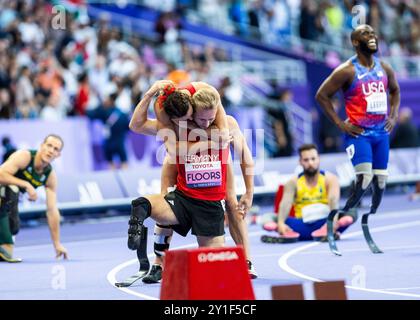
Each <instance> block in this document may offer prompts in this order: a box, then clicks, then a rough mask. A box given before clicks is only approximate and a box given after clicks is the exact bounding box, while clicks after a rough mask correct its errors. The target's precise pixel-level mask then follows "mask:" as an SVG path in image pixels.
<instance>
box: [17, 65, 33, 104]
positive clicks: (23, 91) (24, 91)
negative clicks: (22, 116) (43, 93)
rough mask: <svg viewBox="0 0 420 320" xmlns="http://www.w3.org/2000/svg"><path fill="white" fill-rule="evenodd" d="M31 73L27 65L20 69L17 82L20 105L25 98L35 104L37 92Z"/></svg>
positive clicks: (18, 102)
mask: <svg viewBox="0 0 420 320" xmlns="http://www.w3.org/2000/svg"><path fill="white" fill-rule="evenodd" d="M30 75H31V71H30V70H29V68H28V67H27V66H23V67H22V68H21V70H20V76H19V78H18V81H17V84H16V103H17V104H18V105H19V104H21V103H22V102H23V101H25V100H26V101H28V103H29V104H30V105H32V106H34V105H35V101H34V98H35V93H34V87H33V85H32V81H31V79H30Z"/></svg>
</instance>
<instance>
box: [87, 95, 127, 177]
mask: <svg viewBox="0 0 420 320" xmlns="http://www.w3.org/2000/svg"><path fill="white" fill-rule="evenodd" d="M116 98H117V94H116V93H112V94H110V95H109V96H108V97H107V98H106V99H105V101H104V103H103V105H102V106H100V107H98V108H96V109H93V110H89V111H87V113H86V115H87V116H88V117H89V118H90V119H92V120H94V119H98V120H101V121H102V123H103V124H104V144H103V148H104V149H103V150H104V155H105V159H106V160H107V161H108V164H109V167H110V168H111V169H115V168H116V167H117V166H116V164H115V159H114V158H115V156H117V157H118V158H119V163H120V167H121V168H127V151H126V148H125V138H126V135H127V132H128V130H129V128H128V124H129V119H128V116H127V115H126V114H125V113H124V112H122V111H121V110H120V109H118V108H117V107H116V106H115V100H116Z"/></svg>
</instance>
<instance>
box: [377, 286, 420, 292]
mask: <svg viewBox="0 0 420 320" xmlns="http://www.w3.org/2000/svg"><path fill="white" fill-rule="evenodd" d="M417 289H420V287H407V288H384V289H380V290H385V291H394V290H417Z"/></svg>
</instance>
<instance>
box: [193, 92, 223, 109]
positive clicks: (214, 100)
mask: <svg viewBox="0 0 420 320" xmlns="http://www.w3.org/2000/svg"><path fill="white" fill-rule="evenodd" d="M191 101H192V103H193V105H194V111H202V110H211V109H215V108H217V106H218V104H219V101H220V96H219V94H218V93H217V91H215V90H214V89H210V88H203V89H199V90H197V91H196V92H195V93H194V94H193V96H192V97H191Z"/></svg>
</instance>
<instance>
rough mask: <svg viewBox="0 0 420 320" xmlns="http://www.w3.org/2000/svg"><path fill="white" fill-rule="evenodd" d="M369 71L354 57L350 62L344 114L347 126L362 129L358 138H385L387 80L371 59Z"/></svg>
mask: <svg viewBox="0 0 420 320" xmlns="http://www.w3.org/2000/svg"><path fill="white" fill-rule="evenodd" d="M373 61H374V66H373V68H372V69H371V70H369V68H366V67H364V66H363V65H362V64H361V63H360V62H359V60H358V58H357V56H354V57H353V58H351V59H350V63H351V64H352V65H353V67H354V71H355V75H354V79H353V81H352V83H351V85H350V87H349V88H348V89H347V90H345V91H344V98H345V104H346V114H347V117H348V119H349V121H350V123H352V124H354V125H356V126H359V127H361V128H363V129H364V132H363V133H362V135H365V136H367V135H381V134H387V131H386V130H385V124H386V118H387V111H388V98H387V91H388V77H387V74H386V71H385V70H384V68H383V67H382V65H381V63H380V61H379V59H378V58H376V57H373Z"/></svg>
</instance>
